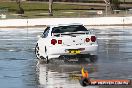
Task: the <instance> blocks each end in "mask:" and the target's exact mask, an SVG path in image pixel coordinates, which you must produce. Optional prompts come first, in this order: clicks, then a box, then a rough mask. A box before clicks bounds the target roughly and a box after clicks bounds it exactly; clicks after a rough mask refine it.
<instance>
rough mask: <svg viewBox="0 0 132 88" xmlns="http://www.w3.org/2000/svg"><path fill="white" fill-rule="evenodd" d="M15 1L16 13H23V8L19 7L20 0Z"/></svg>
mask: <svg viewBox="0 0 132 88" xmlns="http://www.w3.org/2000/svg"><path fill="white" fill-rule="evenodd" d="M16 3H17V5H18V10H17V14H24V9H23V8H22V7H21V0H16Z"/></svg>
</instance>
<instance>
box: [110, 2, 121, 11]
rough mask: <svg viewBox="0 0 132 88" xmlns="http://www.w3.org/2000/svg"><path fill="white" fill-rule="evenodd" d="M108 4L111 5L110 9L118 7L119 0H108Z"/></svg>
mask: <svg viewBox="0 0 132 88" xmlns="http://www.w3.org/2000/svg"><path fill="white" fill-rule="evenodd" d="M110 4H111V7H112V10H116V9H120V7H119V5H120V1H119V0H110Z"/></svg>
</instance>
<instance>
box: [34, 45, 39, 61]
mask: <svg viewBox="0 0 132 88" xmlns="http://www.w3.org/2000/svg"><path fill="white" fill-rule="evenodd" d="M35 54H36V57H37V59H40V54H39V47H38V44H37V45H36V47H35Z"/></svg>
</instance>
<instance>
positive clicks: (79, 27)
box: [52, 25, 88, 33]
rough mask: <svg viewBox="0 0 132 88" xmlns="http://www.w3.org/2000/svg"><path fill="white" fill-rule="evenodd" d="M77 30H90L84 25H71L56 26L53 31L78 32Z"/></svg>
mask: <svg viewBox="0 0 132 88" xmlns="http://www.w3.org/2000/svg"><path fill="white" fill-rule="evenodd" d="M77 31H88V30H87V29H86V28H85V27H84V26H82V25H70V26H59V27H54V28H53V30H52V33H64V32H77Z"/></svg>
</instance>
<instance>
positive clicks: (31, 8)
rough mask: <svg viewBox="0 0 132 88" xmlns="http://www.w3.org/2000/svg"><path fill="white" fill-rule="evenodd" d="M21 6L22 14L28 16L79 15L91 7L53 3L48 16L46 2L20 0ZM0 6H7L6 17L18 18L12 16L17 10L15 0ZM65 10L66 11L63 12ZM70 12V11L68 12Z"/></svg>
mask: <svg viewBox="0 0 132 88" xmlns="http://www.w3.org/2000/svg"><path fill="white" fill-rule="evenodd" d="M22 7H23V9H24V11H25V14H24V16H27V17H29V18H38V17H39V18H40V17H79V16H80V14H81V13H83V12H85V11H88V10H89V9H91V8H92V7H90V6H86V5H85V6H82V5H72V4H62V3H54V4H53V13H54V16H48V14H46V13H48V3H47V2H22ZM0 8H8V14H7V15H8V16H7V17H8V18H19V17H16V15H15V16H12V15H11V14H15V13H16V11H17V10H18V6H17V4H16V2H0ZM65 12H67V13H65ZM68 12H71V13H68Z"/></svg>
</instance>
